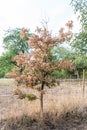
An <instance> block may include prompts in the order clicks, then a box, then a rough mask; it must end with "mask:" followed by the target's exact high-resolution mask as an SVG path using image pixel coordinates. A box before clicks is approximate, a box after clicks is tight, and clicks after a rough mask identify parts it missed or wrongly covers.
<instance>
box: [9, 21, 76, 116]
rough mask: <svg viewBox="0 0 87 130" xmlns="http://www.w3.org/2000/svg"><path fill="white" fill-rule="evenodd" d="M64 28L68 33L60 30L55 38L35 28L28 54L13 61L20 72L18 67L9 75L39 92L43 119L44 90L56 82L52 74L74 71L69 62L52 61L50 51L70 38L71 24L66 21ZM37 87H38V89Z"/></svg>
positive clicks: (46, 31) (22, 54)
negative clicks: (20, 67)
mask: <svg viewBox="0 0 87 130" xmlns="http://www.w3.org/2000/svg"><path fill="white" fill-rule="evenodd" d="M66 26H67V28H68V31H64V28H61V29H60V30H59V33H58V35H57V36H52V34H51V33H50V32H49V31H48V29H47V28H46V27H43V28H38V27H37V29H36V31H35V33H34V34H33V35H32V37H31V38H30V39H29V42H28V44H29V46H30V47H31V48H32V50H31V51H30V53H29V54H26V53H21V54H20V55H17V56H15V57H14V61H16V62H17V65H18V66H19V65H21V66H22V71H20V70H19V67H16V68H15V69H14V71H13V72H12V73H10V74H9V75H10V76H13V77H15V79H16V81H17V82H18V83H19V84H20V83H24V84H25V86H27V87H30V88H32V89H37V90H39V91H40V104H41V117H43V94H44V93H45V91H44V88H45V87H49V88H50V87H52V86H55V85H56V84H57V82H58V81H57V80H56V79H55V77H53V74H54V72H55V71H56V70H57V71H58V70H60V69H70V70H72V69H74V66H73V64H72V63H71V62H69V61H61V60H60V61H57V60H54V55H53V54H52V49H53V48H54V47H55V46H57V45H59V44H60V43H62V42H65V41H67V40H68V39H69V38H70V36H71V29H72V26H73V22H72V21H68V22H67V24H66ZM25 36H26V35H25ZM23 38H24V37H23ZM19 72H20V73H19ZM37 85H39V88H38V87H37Z"/></svg>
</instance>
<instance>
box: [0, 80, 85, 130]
mask: <svg viewBox="0 0 87 130" xmlns="http://www.w3.org/2000/svg"><path fill="white" fill-rule="evenodd" d="M15 87H16V84H15V82H14V80H12V79H0V130H42V129H43V130H87V82H86V89H85V95H84V97H83V96H82V82H81V81H80V80H79V81H77V80H71V81H69V80H68V81H61V82H60V85H59V86H57V87H54V88H52V89H47V90H46V94H45V95H44V124H43V128H42V126H41V124H40V115H39V111H40V101H39V99H37V100H35V101H32V102H30V101H28V100H27V99H22V100H21V99H19V98H18V97H17V96H14V95H13V90H14V89H15ZM21 89H22V90H23V91H24V92H28V93H30V92H32V90H30V89H26V88H21ZM34 93H36V94H37V95H38V93H37V92H35V91H34Z"/></svg>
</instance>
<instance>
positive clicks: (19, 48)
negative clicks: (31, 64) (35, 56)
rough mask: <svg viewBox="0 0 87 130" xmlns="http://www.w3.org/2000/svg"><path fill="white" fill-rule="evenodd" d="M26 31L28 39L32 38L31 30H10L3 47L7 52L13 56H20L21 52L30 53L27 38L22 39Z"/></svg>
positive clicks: (7, 32) (6, 34)
mask: <svg viewBox="0 0 87 130" xmlns="http://www.w3.org/2000/svg"><path fill="white" fill-rule="evenodd" d="M23 31H25V32H26V35H27V37H31V34H30V33H29V30H27V29H24V28H23V29H21V28H15V29H8V30H7V31H6V33H5V35H4V38H3V47H4V49H6V50H7V51H9V52H11V53H12V54H13V55H17V54H20V52H28V51H29V48H30V47H29V46H28V42H27V40H28V39H27V37H26V38H24V39H22V38H21V32H23Z"/></svg>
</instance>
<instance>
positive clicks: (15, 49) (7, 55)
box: [0, 28, 31, 77]
mask: <svg viewBox="0 0 87 130" xmlns="http://www.w3.org/2000/svg"><path fill="white" fill-rule="evenodd" d="M24 34H26V36H25V35H24ZM22 37H25V38H24V39H22ZM27 37H28V38H30V37H31V34H30V33H29V30H27V29H24V28H23V29H21V28H15V29H8V30H7V31H6V33H5V35H4V38H3V47H4V49H5V52H4V53H3V54H2V56H1V57H0V77H4V76H5V75H6V73H8V72H9V71H11V70H12V68H13V67H14V65H16V63H15V62H13V60H12V59H13V57H14V56H15V55H18V54H20V53H21V52H22V53H24V52H25V53H28V52H29V49H30V47H29V45H28V40H29V39H28V38H27Z"/></svg>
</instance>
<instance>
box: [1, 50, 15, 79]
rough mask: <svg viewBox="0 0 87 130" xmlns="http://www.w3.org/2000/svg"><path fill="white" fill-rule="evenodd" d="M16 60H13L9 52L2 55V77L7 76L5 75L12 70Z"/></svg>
mask: <svg viewBox="0 0 87 130" xmlns="http://www.w3.org/2000/svg"><path fill="white" fill-rule="evenodd" d="M13 63H14V62H12V55H11V53H9V52H6V53H4V54H3V55H2V56H1V57H0V77H5V75H6V74H7V73H8V72H10V71H12V69H13V67H14V64H13Z"/></svg>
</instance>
